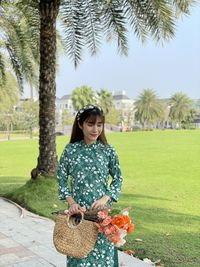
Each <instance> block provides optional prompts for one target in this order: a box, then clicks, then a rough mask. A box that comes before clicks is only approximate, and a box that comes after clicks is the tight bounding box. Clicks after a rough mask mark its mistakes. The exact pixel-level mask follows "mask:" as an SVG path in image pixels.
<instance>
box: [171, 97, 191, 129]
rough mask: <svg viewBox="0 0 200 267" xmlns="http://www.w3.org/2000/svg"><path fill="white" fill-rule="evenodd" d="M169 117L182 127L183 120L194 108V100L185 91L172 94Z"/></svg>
mask: <svg viewBox="0 0 200 267" xmlns="http://www.w3.org/2000/svg"><path fill="white" fill-rule="evenodd" d="M169 105H170V112H169V117H170V119H171V120H172V121H174V122H176V123H178V127H179V128H181V122H182V121H184V120H186V118H187V117H188V116H189V115H190V111H191V109H192V100H191V99H190V98H189V97H188V96H187V95H186V94H184V93H182V92H177V93H175V94H174V95H172V96H171V98H170V101H169Z"/></svg>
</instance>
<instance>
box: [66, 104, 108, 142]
mask: <svg viewBox="0 0 200 267" xmlns="http://www.w3.org/2000/svg"><path fill="white" fill-rule="evenodd" d="M98 117H99V118H100V119H102V123H103V129H102V132H101V134H100V135H99V137H98V140H100V141H101V142H102V143H103V144H107V143H108V142H107V139H106V136H105V132H104V123H105V116H104V113H103V110H102V109H101V108H99V107H97V106H94V105H88V106H85V107H84V108H82V109H80V110H79V111H78V113H77V115H76V117H75V120H74V124H73V127H72V133H71V138H70V143H75V142H78V141H81V140H83V139H84V135H83V131H82V130H81V129H80V127H79V125H81V126H82V125H83V123H84V122H85V121H86V122H87V121H90V122H92V123H94V124H95V123H96V120H97V118H98Z"/></svg>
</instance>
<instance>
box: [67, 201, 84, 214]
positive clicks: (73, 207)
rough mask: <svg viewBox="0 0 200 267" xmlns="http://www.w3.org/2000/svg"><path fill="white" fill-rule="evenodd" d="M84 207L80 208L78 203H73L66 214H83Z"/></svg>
mask: <svg viewBox="0 0 200 267" xmlns="http://www.w3.org/2000/svg"><path fill="white" fill-rule="evenodd" d="M85 211H86V209H85V207H81V206H80V205H79V204H78V203H73V204H71V205H70V207H69V209H68V212H67V214H69V215H72V214H75V213H78V212H85Z"/></svg>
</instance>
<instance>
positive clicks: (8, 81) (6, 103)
mask: <svg viewBox="0 0 200 267" xmlns="http://www.w3.org/2000/svg"><path fill="white" fill-rule="evenodd" d="M18 99H19V88H18V84H17V81H16V78H15V76H14V75H13V73H12V72H11V71H8V70H7V71H6V73H5V81H4V82H2V81H1V80H0V113H6V112H13V107H14V105H15V104H16V103H17V101H18Z"/></svg>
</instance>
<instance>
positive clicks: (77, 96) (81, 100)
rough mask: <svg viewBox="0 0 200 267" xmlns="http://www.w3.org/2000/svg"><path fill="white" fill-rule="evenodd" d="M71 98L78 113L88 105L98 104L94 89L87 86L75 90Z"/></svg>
mask: <svg viewBox="0 0 200 267" xmlns="http://www.w3.org/2000/svg"><path fill="white" fill-rule="evenodd" d="M71 98H72V104H73V107H74V109H75V110H76V111H78V110H79V109H81V108H82V107H83V106H85V105H87V104H94V103H95V102H96V100H95V96H94V92H93V90H92V88H91V87H89V86H86V85H83V86H80V87H77V88H75V89H74V90H73V91H72V96H71Z"/></svg>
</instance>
